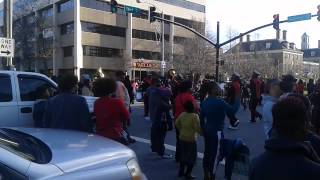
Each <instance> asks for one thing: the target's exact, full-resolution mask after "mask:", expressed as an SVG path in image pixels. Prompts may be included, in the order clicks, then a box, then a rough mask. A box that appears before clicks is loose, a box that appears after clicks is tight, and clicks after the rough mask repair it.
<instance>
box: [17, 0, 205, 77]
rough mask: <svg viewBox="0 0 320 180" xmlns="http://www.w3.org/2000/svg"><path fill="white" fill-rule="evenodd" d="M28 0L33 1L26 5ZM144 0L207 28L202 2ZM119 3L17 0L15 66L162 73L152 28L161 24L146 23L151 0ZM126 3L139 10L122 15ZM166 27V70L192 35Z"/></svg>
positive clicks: (51, 71) (184, 21) (106, 0)
mask: <svg viewBox="0 0 320 180" xmlns="http://www.w3.org/2000/svg"><path fill="white" fill-rule="evenodd" d="M31 1H32V2H35V3H37V5H36V6H32V7H33V8H31V9H28V7H29V6H30V2H31ZM146 1H147V2H149V3H152V4H154V5H155V6H156V7H157V12H159V13H160V12H161V11H163V13H164V17H165V19H168V20H172V21H176V22H179V23H182V24H184V25H187V26H192V25H193V24H194V23H195V22H197V23H199V22H200V23H201V24H202V25H203V26H205V11H206V6H205V4H206V2H205V1H206V0H188V1H185V0H157V1H150V0H146ZM117 2H118V4H119V7H118V11H117V12H116V13H112V12H111V5H110V1H109V0H38V1H34V0H30V1H29V0H17V1H15V3H14V14H15V17H16V18H15V21H14V24H15V25H14V38H15V39H16V42H17V43H16V44H17V46H16V56H15V58H14V62H15V65H16V68H17V69H21V70H30V71H38V72H43V73H49V74H54V75H59V74H61V73H66V72H69V73H70V72H71V73H75V74H76V75H80V74H83V73H89V74H93V73H95V72H96V71H97V69H99V68H101V69H102V70H103V72H104V73H105V74H106V75H108V74H112V73H113V72H114V71H117V70H124V71H127V72H128V74H129V75H132V76H135V77H138V76H140V74H142V75H141V76H145V75H146V74H147V72H148V71H156V72H158V71H160V65H161V64H160V60H161V55H162V54H161V42H160V37H159V34H158V33H156V32H159V33H160V31H161V29H160V28H159V27H161V26H160V24H159V23H157V22H156V23H152V24H150V23H149V21H148V9H149V6H150V4H148V3H137V2H136V1H135V0H117ZM27 5H28V6H27ZM124 6H132V7H137V8H139V9H140V10H141V13H140V14H131V13H126V12H125V11H124ZM17 14H19V15H17ZM21 14H22V15H21ZM19 27H20V29H19ZM21 27H22V28H21ZM164 29H165V30H164V32H165V35H164V39H165V61H166V69H170V68H174V67H173V62H174V61H175V58H181V55H183V53H184V52H183V47H181V44H179V41H181V40H184V39H185V38H191V37H193V36H194V35H193V34H192V33H191V32H189V31H187V30H185V29H183V28H181V27H178V26H175V25H172V24H168V23H165V28H164ZM159 30H160V31H159Z"/></svg>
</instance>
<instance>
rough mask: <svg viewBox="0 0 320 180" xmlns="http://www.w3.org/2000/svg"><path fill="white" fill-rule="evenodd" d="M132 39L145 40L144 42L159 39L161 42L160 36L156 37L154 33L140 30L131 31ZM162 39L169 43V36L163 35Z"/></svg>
mask: <svg viewBox="0 0 320 180" xmlns="http://www.w3.org/2000/svg"><path fill="white" fill-rule="evenodd" d="M157 36H158V37H157ZM132 38H137V39H146V40H151V41H157V40H158V39H160V41H161V35H158V34H156V33H155V32H149V31H141V30H137V29H133V30H132ZM164 39H165V40H166V41H169V34H165V35H164Z"/></svg>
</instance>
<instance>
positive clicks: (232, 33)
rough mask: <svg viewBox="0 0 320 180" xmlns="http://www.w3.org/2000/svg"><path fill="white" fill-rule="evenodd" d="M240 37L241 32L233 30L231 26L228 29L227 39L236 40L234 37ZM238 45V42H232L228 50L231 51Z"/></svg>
mask: <svg viewBox="0 0 320 180" xmlns="http://www.w3.org/2000/svg"><path fill="white" fill-rule="evenodd" d="M238 35H239V32H238V31H237V30H236V29H235V28H233V27H231V26H229V27H228V28H227V34H226V38H227V39H232V38H234V37H236V36H238ZM236 43H237V41H232V42H230V43H229V48H228V49H231V48H232V47H233V46H234V45H235V44H236Z"/></svg>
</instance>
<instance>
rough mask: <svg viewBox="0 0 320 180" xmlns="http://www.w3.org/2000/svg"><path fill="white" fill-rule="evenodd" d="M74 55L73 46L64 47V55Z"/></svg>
mask: <svg viewBox="0 0 320 180" xmlns="http://www.w3.org/2000/svg"><path fill="white" fill-rule="evenodd" d="M71 56H73V46H68V47H63V57H71Z"/></svg>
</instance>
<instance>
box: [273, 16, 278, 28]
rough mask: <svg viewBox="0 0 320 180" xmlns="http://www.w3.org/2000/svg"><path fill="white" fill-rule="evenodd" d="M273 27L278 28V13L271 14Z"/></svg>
mask: <svg viewBox="0 0 320 180" xmlns="http://www.w3.org/2000/svg"><path fill="white" fill-rule="evenodd" d="M273 28H274V29H275V30H279V14H275V15H273Z"/></svg>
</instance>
